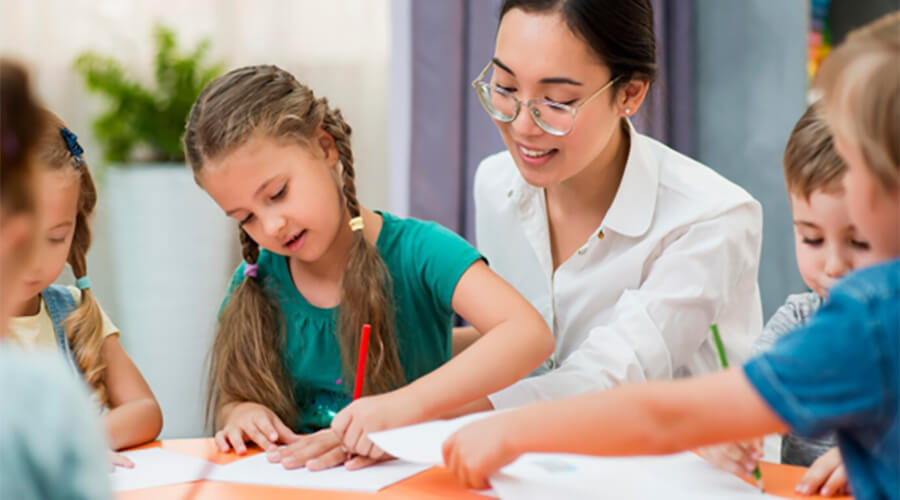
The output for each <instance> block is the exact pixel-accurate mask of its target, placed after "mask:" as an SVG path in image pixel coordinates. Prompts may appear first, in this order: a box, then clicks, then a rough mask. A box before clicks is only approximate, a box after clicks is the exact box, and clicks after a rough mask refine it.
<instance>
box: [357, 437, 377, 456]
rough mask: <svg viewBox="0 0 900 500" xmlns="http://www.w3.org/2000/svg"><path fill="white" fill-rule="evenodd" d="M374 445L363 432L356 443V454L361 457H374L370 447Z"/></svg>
mask: <svg viewBox="0 0 900 500" xmlns="http://www.w3.org/2000/svg"><path fill="white" fill-rule="evenodd" d="M374 447H375V444H374V443H373V442H372V441H370V440H369V436H366V435H365V434H363V435H362V436H360V437H359V441H358V442H357V443H356V454H357V455H360V456H363V457H369V458H375V457H373V456H372V449H373V448H374Z"/></svg>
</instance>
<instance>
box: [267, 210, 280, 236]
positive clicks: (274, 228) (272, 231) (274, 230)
mask: <svg viewBox="0 0 900 500" xmlns="http://www.w3.org/2000/svg"><path fill="white" fill-rule="evenodd" d="M283 227H284V217H282V216H280V215H278V214H273V215H270V216H268V217H266V218H265V219H264V220H263V230H264V231H265V232H266V234H267V235H269V236H278V234H279V233H280V232H281V228H283Z"/></svg>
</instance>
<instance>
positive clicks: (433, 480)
mask: <svg viewBox="0 0 900 500" xmlns="http://www.w3.org/2000/svg"><path fill="white" fill-rule="evenodd" d="M156 447H162V448H165V449H167V450H169V451H174V452H178V453H184V454H185V455H191V456H194V457H198V458H203V459H205V460H209V461H210V462H215V463H218V464H227V463H229V462H233V461H235V460H237V459H239V458H243V457H238V456H237V455H235V454H233V453H227V454H226V453H221V452H219V450H218V449H217V448H216V445H215V443H214V442H213V440H212V438H202V439H174V440H166V441H156V442H153V443H150V444H148V445H145V446H141V447H140V448H156ZM760 469H761V472H762V475H763V478H764V479H765V482H766V492H767V493H771V494H773V495H778V496H783V497H785V498H805V499H809V498H821V497H803V496H800V495H797V494H795V493H794V485H796V484H797V481H799V480H800V478H801V477H803V472H804V471H805V469H804V468H802V467H794V466H791V465H779V464H770V463H762V464H760ZM116 498H117V499H118V500H160V499H170V498H171V499H185V500H187V499H191V500H213V499H215V500H238V499H256V498H265V499H267V500H282V499H295V498H303V499H311V500H336V499H341V500H343V499H371V498H376V499H378V500H484V499H485V498H489V497H485V496H482V495H478V494H476V493H472V492H471V491H469V490H466V489H465V488H463V487H462V486H460V485H459V483H457V482H456V478H454V477H453V476H452V475H451V474H450V472H448V471H447V469H444V468H443V467H434V468H432V469H429V470H427V471H425V472H422V473H421V474H418V475H415V476H413V477H411V478H409V479H406V480H404V481H401V482H399V483H397V484H395V485H393V486H389V487H387V488H385V489H383V490H381V491H379V492H378V493H375V494H372V493H351V492H345V491H323V490H301V489H296V488H280V487H272V486H257V485H250V484H234V483H222V482H217V481H197V482H194V483H185V484H175V485H170V486H161V487H158V488H146V489H143V490H133V491H127V492H123V493H120V494H119V495H117V497H116ZM837 498H844V499H849V498H850V497H837Z"/></svg>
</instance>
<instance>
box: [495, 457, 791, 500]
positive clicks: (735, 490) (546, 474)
mask: <svg viewBox="0 0 900 500" xmlns="http://www.w3.org/2000/svg"><path fill="white" fill-rule="evenodd" d="M491 486H492V487H493V488H494V490H495V491H497V493H499V494H500V498H501V499H502V500H532V499H537V498H548V497H547V496H546V493H547V492H556V494H555V495H553V496H554V497H560V496H562V497H565V498H571V499H573V500H576V499H588V498H601V497H602V498H615V499H617V500H630V499H645V498H667V499H671V500H719V499H722V498H728V499H729V500H731V499H734V500H742V499H746V500H774V499H775V498H776V497H773V496H771V495H764V494H761V493H760V491H759V489H757V488H756V487H755V486H753V485H750V484H748V483H746V482H744V481H742V480H741V479H739V478H738V477H736V476H734V475H732V474H729V473H728V472H724V471H722V470H719V469H718V468H716V467H715V466H713V465H712V464H710V463H708V462H706V461H705V460H703V459H702V458H700V457H698V456H697V455H695V454H693V453H678V454H674V455H665V456H653V457H624V458H620V457H616V458H599V457H589V456H584V455H565V454H552V453H529V454H526V455H523V456H521V457H520V458H519V459H518V460H516V461H515V462H513V463H512V464H510V465H508V466H507V467H505V468H503V470H502V471H501V474H498V475H496V476H494V477H493V478H491ZM562 493H564V494H562ZM560 494H562V495H560Z"/></svg>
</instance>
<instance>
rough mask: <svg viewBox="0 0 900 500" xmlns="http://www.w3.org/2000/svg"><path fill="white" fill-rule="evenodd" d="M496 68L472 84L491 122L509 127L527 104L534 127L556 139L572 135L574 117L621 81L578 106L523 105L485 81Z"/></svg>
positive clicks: (536, 102)
mask: <svg viewBox="0 0 900 500" xmlns="http://www.w3.org/2000/svg"><path fill="white" fill-rule="evenodd" d="M493 64H494V62H493V61H491V62H489V63H488V64H487V66H485V67H484V69H483V70H481V73H479V74H478V77H477V78H475V81H473V82H472V88H473V89H475V93H476V94H478V100H479V101H480V102H481V106H482V107H484V110H485V111H487V113H488V114H489V115H491V118H493V119H495V120H499V121H501V122H504V123H510V122H512V121H513V120H515V119H516V117H517V116H519V110H521V109H522V104H524V105H525V107H526V108H528V114H529V115H531V118H532V119H533V120H534V123H536V124H537V126H538V127H540V128H541V130H543V131H544V132H547V133H548V134H551V135H555V136H563V135H566V134H568V133H569V132H571V131H572V128H573V127H574V126H575V115H576V114H578V110H580V109H581V108H583V107H585V106H587V105H588V103H590V102H591V101H593V100H594V98H595V97H597V96H598V95H600V94H602V93H603V92H605V91H606V90H607V89H608V88H610V87H611V86H612V85H613V84H614V83H615V82H616V80H618V79H619V77H615V78H611V79H610V80H609V81H608V82H606V85H604V86H602V87H600V89H599V90H597V91H596V92H594V93H593V94H591V96H590V97H588V98H587V99H585V100H584V102H582V103H581V104H579V105H578V106H570V105H568V104H563V103H559V102H554V101H551V100H549V99H531V100H530V101H528V102H524V103H523V102H522V101H520V100H519V99H518V98H517V97H516V96H514V95H513V94H512V92H510V91H508V90H506V89H504V88H503V87H498V86H496V85H491V84H490V83H488V82H485V81H483V80H482V79H483V78H484V76H485V75H486V74H487V72H488V69H490V68H491V65H493Z"/></svg>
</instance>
